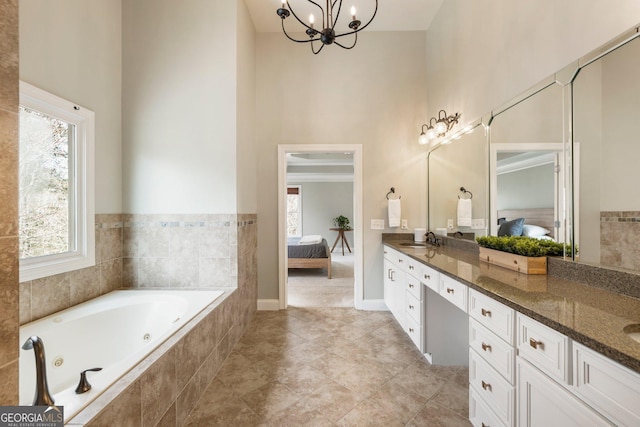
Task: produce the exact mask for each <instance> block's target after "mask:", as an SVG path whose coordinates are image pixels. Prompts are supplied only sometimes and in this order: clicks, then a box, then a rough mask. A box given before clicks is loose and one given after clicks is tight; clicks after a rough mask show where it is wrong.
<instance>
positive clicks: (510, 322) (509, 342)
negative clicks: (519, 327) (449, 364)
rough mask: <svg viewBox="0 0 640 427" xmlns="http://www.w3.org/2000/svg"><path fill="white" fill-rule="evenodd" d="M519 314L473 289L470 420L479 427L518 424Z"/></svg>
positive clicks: (470, 300) (470, 340) (470, 299)
mask: <svg viewBox="0 0 640 427" xmlns="http://www.w3.org/2000/svg"><path fill="white" fill-rule="evenodd" d="M514 324H515V311H514V310H513V309H511V308H509V307H507V306H505V305H503V304H501V303H499V302H498V301H495V300H493V299H491V298H489V297H487V296H485V295H483V294H481V293H480V292H478V291H475V290H473V289H470V290H469V399H470V400H469V403H470V405H469V419H470V421H471V423H472V424H473V425H474V426H476V427H482V426H492V425H503V426H514V425H515V422H516V415H515V410H516V405H515V400H516V388H515V384H516V372H515V359H516V349H515V346H514V342H515V333H514V332H515V331H514Z"/></svg>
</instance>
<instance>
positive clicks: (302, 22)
mask: <svg viewBox="0 0 640 427" xmlns="http://www.w3.org/2000/svg"><path fill="white" fill-rule="evenodd" d="M307 1H308V2H309V3H312V4H315V5H316V7H317V8H318V9H320V15H322V28H325V23H324V9H322V6H320V5H319V4H318V3H316V2H315V1H313V0H307ZM376 1H377V0H376ZM287 5H289V10H290V11H291V14H292V15H293V17H294V18H296V21H298V22H299V23H300V24H301V25H303V26H304V27H306V28H307V29H309V30H313V31H316V29H315V28H311V27H310V26H309V25H307V24H306V23H305V22H304V21H303V20H302V19H300V18H299V17H298V15H297V14H296V12H295V11H294V10H293V8H292V7H291V5H290V4H289V2H288V1H287ZM282 21H283V23H282V26H283V28H284V19H283V20H282Z"/></svg>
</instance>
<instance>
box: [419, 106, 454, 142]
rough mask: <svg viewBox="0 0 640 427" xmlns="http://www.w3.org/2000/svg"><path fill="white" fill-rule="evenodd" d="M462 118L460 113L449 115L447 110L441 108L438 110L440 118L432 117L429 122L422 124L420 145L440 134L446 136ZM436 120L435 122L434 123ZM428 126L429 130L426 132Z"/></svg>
mask: <svg viewBox="0 0 640 427" xmlns="http://www.w3.org/2000/svg"><path fill="white" fill-rule="evenodd" d="M458 120H460V113H456V114H454V115H453V116H448V115H447V112H446V111H444V110H440V111H439V112H438V118H437V119H436V118H435V117H431V119H430V120H429V124H426V123H425V124H423V125H422V133H421V134H420V137H419V138H418V143H419V144H420V145H425V144H427V143H428V142H429V141H430V140H432V139H435V138H436V137H439V136H444V135H445V134H446V133H447V132H449V131H450V130H451V128H452V127H453V125H455V124H457V123H458ZM433 122H435V124H434V123H433ZM425 126H426V127H427V131H426V132H425V130H424V127H425Z"/></svg>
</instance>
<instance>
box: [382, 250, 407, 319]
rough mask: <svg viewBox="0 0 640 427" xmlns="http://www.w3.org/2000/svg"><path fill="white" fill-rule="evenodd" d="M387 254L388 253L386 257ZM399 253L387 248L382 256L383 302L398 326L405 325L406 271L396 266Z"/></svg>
mask: <svg viewBox="0 0 640 427" xmlns="http://www.w3.org/2000/svg"><path fill="white" fill-rule="evenodd" d="M387 255H389V256H388V257H387ZM399 256H400V253H399V252H397V251H395V250H393V249H389V250H388V253H387V254H385V258H384V271H385V276H384V302H385V304H386V305H387V308H388V309H389V311H391V313H392V314H393V316H394V317H395V318H396V320H397V321H398V323H399V324H400V326H401V327H402V328H403V329H405V326H406V312H405V309H404V307H405V305H406V291H405V288H406V273H405V272H404V271H403V270H402V269H401V268H400V267H399V266H398V264H399V263H398V258H399Z"/></svg>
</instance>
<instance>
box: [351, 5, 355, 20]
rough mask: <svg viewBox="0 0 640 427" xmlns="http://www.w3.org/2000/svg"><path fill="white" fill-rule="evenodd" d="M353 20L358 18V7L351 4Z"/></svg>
mask: <svg viewBox="0 0 640 427" xmlns="http://www.w3.org/2000/svg"><path fill="white" fill-rule="evenodd" d="M351 20H352V21H355V20H356V7H355V6H351Z"/></svg>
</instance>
